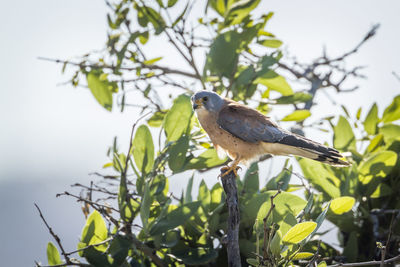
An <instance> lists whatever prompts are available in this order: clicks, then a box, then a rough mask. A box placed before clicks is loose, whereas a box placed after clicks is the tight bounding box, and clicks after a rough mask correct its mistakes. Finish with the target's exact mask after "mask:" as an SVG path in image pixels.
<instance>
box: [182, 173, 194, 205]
mask: <svg viewBox="0 0 400 267" xmlns="http://www.w3.org/2000/svg"><path fill="white" fill-rule="evenodd" d="M193 178H194V174H193V175H192V177H190V179H189V182H188V184H187V186H186V193H185V199H184V203H189V202H192V188H193Z"/></svg>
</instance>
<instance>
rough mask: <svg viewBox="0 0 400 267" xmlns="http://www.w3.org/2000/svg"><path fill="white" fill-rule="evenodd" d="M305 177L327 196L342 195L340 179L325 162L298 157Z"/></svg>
mask: <svg viewBox="0 0 400 267" xmlns="http://www.w3.org/2000/svg"><path fill="white" fill-rule="evenodd" d="M298 162H299V164H300V167H301V169H302V170H303V174H304V177H305V178H306V179H307V180H308V181H309V182H310V183H312V184H313V185H314V186H315V187H316V189H318V190H319V191H321V192H322V193H324V194H325V196H326V197H328V196H329V199H330V198H336V197H339V196H340V189H339V185H340V179H338V178H337V177H336V176H335V174H334V173H333V172H332V171H330V170H329V169H328V168H327V167H326V166H324V164H322V163H320V162H317V161H315V160H311V159H305V158H301V159H298Z"/></svg>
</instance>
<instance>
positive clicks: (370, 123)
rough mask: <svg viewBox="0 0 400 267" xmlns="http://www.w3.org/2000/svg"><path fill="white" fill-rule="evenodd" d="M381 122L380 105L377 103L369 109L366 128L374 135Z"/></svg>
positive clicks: (365, 121)
mask: <svg viewBox="0 0 400 267" xmlns="http://www.w3.org/2000/svg"><path fill="white" fill-rule="evenodd" d="M378 122H379V118H378V106H377V105H376V103H374V105H372V107H371V109H370V110H369V112H368V114H367V117H365V120H364V129H365V131H366V132H367V133H368V134H369V135H374V134H375V133H376V129H377V128H376V126H377V124H378Z"/></svg>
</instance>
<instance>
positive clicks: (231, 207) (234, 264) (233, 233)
mask: <svg viewBox="0 0 400 267" xmlns="http://www.w3.org/2000/svg"><path fill="white" fill-rule="evenodd" d="M224 173H225V172H224V171H223V170H222V169H221V175H222V174H224ZM221 181H222V185H223V187H224V191H225V194H226V204H227V206H228V227H227V244H226V249H227V253H228V266H229V267H241V266H242V265H241V261H240V249H239V224H240V213H239V200H238V193H237V187H236V175H235V174H234V173H233V172H230V173H228V174H227V175H225V176H223V177H221Z"/></svg>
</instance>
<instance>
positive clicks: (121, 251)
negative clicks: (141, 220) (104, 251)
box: [109, 235, 132, 266]
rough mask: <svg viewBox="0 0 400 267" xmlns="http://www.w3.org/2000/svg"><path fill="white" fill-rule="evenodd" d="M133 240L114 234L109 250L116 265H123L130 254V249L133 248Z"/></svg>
mask: <svg viewBox="0 0 400 267" xmlns="http://www.w3.org/2000/svg"><path fill="white" fill-rule="evenodd" d="M131 245H132V241H131V240H130V239H129V238H127V237H125V236H121V235H116V236H114V238H113V240H112V241H111V244H110V247H109V252H110V255H111V256H112V258H113V264H114V266H122V264H123V262H124V261H125V259H126V257H127V256H128V251H129V249H130V248H131Z"/></svg>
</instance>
